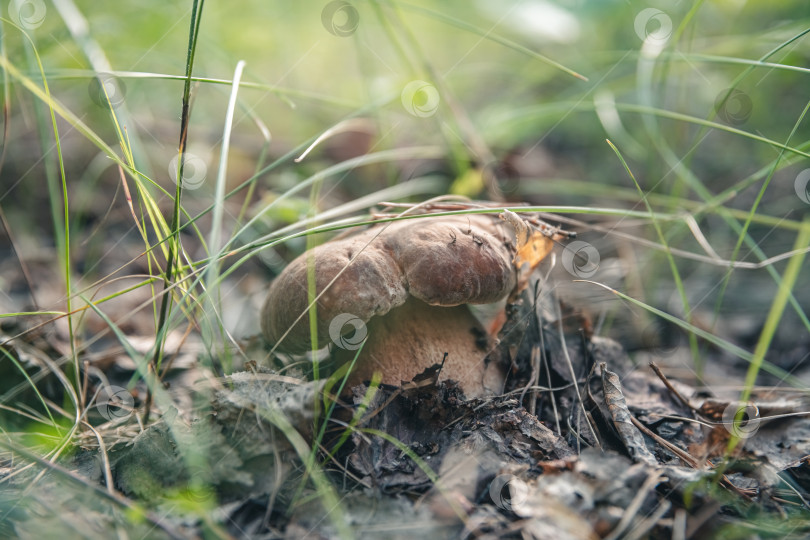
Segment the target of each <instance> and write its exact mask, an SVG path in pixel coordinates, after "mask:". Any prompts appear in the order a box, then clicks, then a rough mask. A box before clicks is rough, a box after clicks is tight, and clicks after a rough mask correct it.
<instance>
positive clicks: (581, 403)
mask: <svg viewBox="0 0 810 540" xmlns="http://www.w3.org/2000/svg"><path fill="white" fill-rule="evenodd" d="M554 307H555V309H556V311H557V313H556V315H557V324H558V326H559V329H560V344H561V346H562V347H561V348H562V351H563V356H564V357H565V362H566V364H567V365H568V370H569V372H570V373H571V380H572V381H573V383H574V390H575V391H576V393H577V399H578V400H579V409H581V410H582V412H583V413H584V414H585V418H586V422H587V423H588V429H590V430H591V436H592V437H593V440H594V441H595V442H596V446H597V447H598V448H599V449H600V450H601V449H602V443H601V442H599V437H597V436H596V429H595V428H594V426H593V419H592V418H591V416H590V415H589V414H588V411H586V410H585V402H584V401H582V392H580V390H579V384H577V375H576V373H574V364H573V363H572V362H571V357H570V356H569V354H568V345H567V344H566V342H565V330H564V329H563V322H562V308H561V307H560V301H559V299H557V301H556V302H555V303H554Z"/></svg>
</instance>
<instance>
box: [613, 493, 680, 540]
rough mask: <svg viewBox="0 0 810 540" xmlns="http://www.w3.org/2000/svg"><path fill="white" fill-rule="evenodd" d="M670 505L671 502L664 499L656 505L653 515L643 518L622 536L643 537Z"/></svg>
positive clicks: (626, 538) (630, 538)
mask: <svg viewBox="0 0 810 540" xmlns="http://www.w3.org/2000/svg"><path fill="white" fill-rule="evenodd" d="M671 507H672V503H671V502H669V501H667V500H665V501H663V502H661V503H660V504H659V505H658V508H657V509H656V510H655V512H654V513H653V515H651V516H650V517H649V518H647V519H644V520H642V521H641V523H639V524H638V525H637V526H636V527H634V528H633V529H631V530H630V532H629V533H627V536H625V537H624V540H638V539H640V538H643V537H644V535H646V534H647V532H649V530H650V529H652V528H653V527H655V524H656V523H658V522H659V521H660V520H661V518H663V517H664V515H665V514H666V513H667V512H669V509H670V508H671Z"/></svg>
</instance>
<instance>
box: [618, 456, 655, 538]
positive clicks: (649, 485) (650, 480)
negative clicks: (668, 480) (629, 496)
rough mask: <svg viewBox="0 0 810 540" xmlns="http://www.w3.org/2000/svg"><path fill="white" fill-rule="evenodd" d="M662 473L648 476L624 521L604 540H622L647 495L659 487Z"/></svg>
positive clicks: (629, 507) (650, 473)
mask: <svg viewBox="0 0 810 540" xmlns="http://www.w3.org/2000/svg"><path fill="white" fill-rule="evenodd" d="M661 475H662V473H661V471H656V470H652V471H650V472H649V473H648V474H647V479H646V480H644V484H642V486H641V487H640V488H639V490H638V492H637V493H636V496H635V497H633V500H632V501H631V502H630V505H629V506H628V507H627V509H626V510H625V511H624V514H623V515H622V519H621V520H619V523H618V524H617V525H616V527H615V528H614V529H613V530H612V531H610V534H609V535H607V536H605V538H604V540H619V538H622V536H621V535H622V534H623V533H624V531H625V530H627V527H628V526H630V522H631V521H633V518H634V517H635V516H636V514H638V511H639V509H640V508H641V504H642V503H643V502H644V499H645V498H646V497H647V494H648V493H649V492H650V490H651V489H653V488H654V487H655V486H656V485H658V482H659V480H660V479H661Z"/></svg>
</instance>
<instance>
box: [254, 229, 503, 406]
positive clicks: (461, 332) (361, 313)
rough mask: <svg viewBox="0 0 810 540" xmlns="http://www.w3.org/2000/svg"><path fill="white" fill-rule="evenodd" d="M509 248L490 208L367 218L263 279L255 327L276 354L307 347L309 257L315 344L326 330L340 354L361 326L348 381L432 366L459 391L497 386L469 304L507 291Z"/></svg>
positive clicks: (388, 379)
mask: <svg viewBox="0 0 810 540" xmlns="http://www.w3.org/2000/svg"><path fill="white" fill-rule="evenodd" d="M513 255H514V247H513V237H512V234H511V232H510V229H509V228H508V227H506V226H505V225H504V223H503V222H502V221H499V220H498V218H497V216H495V215H484V214H477V215H469V216H468V215H459V216H441V217H422V218H418V219H409V220H401V221H395V222H391V223H387V224H379V225H375V226H372V227H371V228H369V229H366V230H364V231H362V232H359V233H356V234H353V235H351V236H348V237H343V238H339V239H336V240H333V241H331V242H327V243H325V244H322V245H320V246H318V247H316V248H314V249H313V250H312V251H311V252H309V253H305V254H302V255H301V256H299V257H298V258H297V259H295V260H294V261H292V262H291V263H290V264H289V265H288V266H287V267H286V268H285V269H284V271H282V273H281V274H280V275H279V276H278V277H277V278H276V279H275V280H274V281H273V283H272V284H271V286H270V289H269V292H268V295H267V299H266V301H265V304H264V307H263V308H262V315H261V326H262V332H263V333H264V336H265V338H266V339H267V340H268V341H269V342H270V343H274V344H276V348H277V349H278V350H280V351H282V352H287V353H303V352H305V351H307V350H310V349H311V348H312V346H313V343H312V340H311V337H312V336H311V331H310V321H309V317H308V316H307V314H306V310H307V306H308V305H309V302H310V301H311V300H310V296H309V294H308V292H307V267H308V264H314V281H315V289H316V295H319V297H318V300H317V302H316V315H317V317H316V319H317V346H319V347H322V346H323V345H325V344H326V343H328V342H329V341H330V337H331V341H332V342H334V343H335V344H336V345H337V346H336V347H334V349H333V350H334V357H335V358H336V359H337V360H338V361H347V360H350V359H352V358H353V357H354V356H355V354H356V349H359V348H360V343H359V340H357V339H354V338H356V337H358V336H359V338H360V339H362V337H363V334H364V333H366V331H367V335H368V338H367V340H366V342H365V344H363V349H362V351H361V354H360V356H359V357H358V360H357V363H356V365H355V368H354V370H353V372H352V373H351V374H350V377H349V383H350V384H349V385H348V386H347V388H351V386H352V385H355V384H357V383H360V382H363V381H367V380H370V379H371V376H372V374H373V373H374V372H375V371H379V372H380V373H381V374H382V379H381V382H382V383H384V384H390V385H397V386H398V385H400V384H402V383H404V382H407V381H411V380H412V379H413V378H414V377H415V376H416V375H419V374H421V373H423V372H424V371H425V370H426V369H427V368H430V367H432V366H433V365H435V364H441V365H442V369H441V371H440V373H439V377H438V380H446V379H451V380H454V381H456V382H457V383H458V384H459V387H460V388H461V390H462V391H463V392H464V394H465V396H466V397H468V398H471V397H480V396H484V395H488V394H493V393H498V392H500V391H501V389H502V386H503V381H504V373H503V369H502V367H501V366H500V362H498V361H497V359H492V358H489V359H488V358H487V356H488V352H489V351H488V350H487V342H488V339H487V338H488V337H489V335H488V333H487V332H486V330H485V329H484V327H483V325H482V324H481V323H480V322H479V320H478V319H477V318H476V317H475V316H474V315H473V313H472V312H471V311H470V309H469V307H468V304H490V303H494V302H497V301H499V300H502V299H504V298H505V297H507V296H508V295H509V293H510V292H511V291H512V290H513V289H514V287H515V285H516V283H517V272H516V269H515V266H514V264H513ZM302 314H303V316H302ZM348 323H351V324H348ZM352 329H354V331H355V332H354V334H352ZM353 339H354V341H353Z"/></svg>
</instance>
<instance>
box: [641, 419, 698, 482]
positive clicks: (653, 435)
mask: <svg viewBox="0 0 810 540" xmlns="http://www.w3.org/2000/svg"><path fill="white" fill-rule="evenodd" d="M630 421H631V422H633V424H634V425H635V426H636V427H637V428H638V429H640V430H641V431H642V432H643V433H644V434H645V435H647V436H648V437H650V438H652V439H653V440H654V441H655V442H657V443H658V444H660V445H661V446H663V447H665V448H666V449H667V450H669V451H670V452H672V453H673V454H675V455H676V456H678V457H679V458H680V459H681V461H683V462H684V463H686V464H687V465H689V466H690V467H692V468H693V469H700V464H699V463H698V460H697V459H695V458H693V457H692V456H691V455H689V454H688V453H687V452H685V451H684V450H681V449H680V448H678V447H677V446H675V445H674V444H672V443H671V442H669V441H668V440H666V439H664V438H663V437H661V436H660V435H658V434H657V433H655V432H654V431H652V430H651V429H650V428H648V427H647V426H645V425H644V424H642V423H641V422H640V421H639V420H638V418H636V417H635V416H633V415H630Z"/></svg>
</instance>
